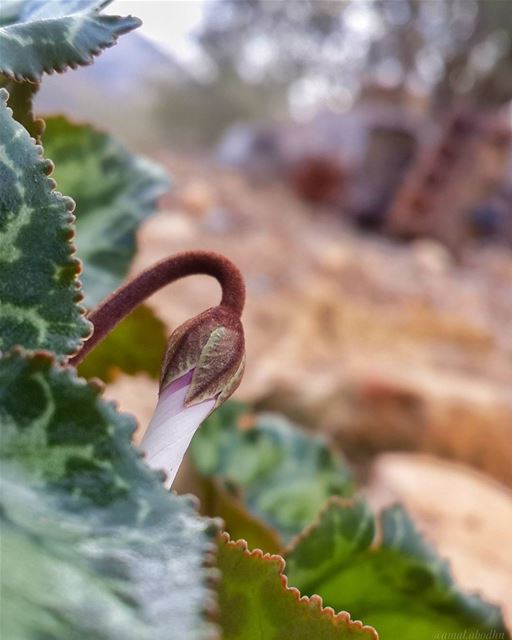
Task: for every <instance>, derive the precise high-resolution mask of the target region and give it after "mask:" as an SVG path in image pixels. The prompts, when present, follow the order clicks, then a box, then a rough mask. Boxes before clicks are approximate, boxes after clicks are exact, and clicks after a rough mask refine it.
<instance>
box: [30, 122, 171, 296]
mask: <svg viewBox="0 0 512 640" xmlns="http://www.w3.org/2000/svg"><path fill="white" fill-rule="evenodd" d="M43 139H44V145H45V151H46V154H47V156H48V157H49V158H51V160H52V161H53V162H54V163H55V167H56V169H55V177H56V180H57V183H58V185H59V188H60V189H62V190H63V192H64V193H66V194H67V195H69V196H71V197H72V198H73V199H74V200H75V202H76V229H77V240H76V242H77V246H78V255H79V257H80V258H81V260H82V261H83V263H84V273H83V275H82V282H83V286H84V292H85V304H86V306H88V307H90V308H91V307H93V306H95V305H96V304H97V303H98V302H100V300H102V299H103V298H104V297H105V296H106V295H107V294H109V293H111V292H112V291H113V290H114V289H116V288H117V286H118V285H119V284H120V283H121V281H122V280H123V279H124V277H125V276H126V274H127V272H128V269H129V267H130V264H131V261H132V258H133V256H134V254H135V250H136V239H135V234H136V231H137V229H138V227H139V225H140V223H141V222H142V221H143V220H144V219H145V218H147V217H148V216H149V215H150V214H152V213H153V212H154V210H155V207H156V202H157V200H158V198H159V197H160V196H161V195H162V194H163V193H165V191H167V189H168V186H169V180H168V178H167V176H166V174H165V173H164V172H163V171H162V170H161V169H160V168H159V167H157V166H156V165H154V164H153V163H151V162H149V161H148V160H146V159H144V158H139V157H137V156H134V155H132V154H130V153H129V152H128V151H126V149H124V147H122V145H120V144H119V143H118V142H116V141H115V140H114V139H113V138H112V137H110V136H109V135H107V134H104V133H101V132H99V131H96V130H95V129H93V128H92V127H90V126H87V125H76V124H72V123H70V122H68V121H67V120H66V119H65V118H62V117H56V118H49V119H47V121H46V129H45V133H44V138H43Z"/></svg>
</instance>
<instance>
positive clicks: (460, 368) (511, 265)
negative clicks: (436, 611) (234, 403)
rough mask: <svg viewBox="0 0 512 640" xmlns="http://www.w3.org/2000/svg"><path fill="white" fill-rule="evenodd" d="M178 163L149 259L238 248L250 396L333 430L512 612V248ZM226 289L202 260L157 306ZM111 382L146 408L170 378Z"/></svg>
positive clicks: (209, 299)
mask: <svg viewBox="0 0 512 640" xmlns="http://www.w3.org/2000/svg"><path fill="white" fill-rule="evenodd" d="M160 160H161V159H160ZM164 163H165V164H166V165H167V166H168V168H169V171H170V173H171V174H172V176H173V178H174V181H175V184H176V188H175V191H174V194H173V195H172V196H171V197H168V198H167V200H166V201H164V202H163V203H162V210H161V213H159V214H158V215H156V216H154V217H153V218H152V219H151V220H149V221H148V222H147V224H146V225H145V226H144V227H143V228H142V230H141V233H140V238H139V246H140V250H139V253H138V256H137V259H136V262H135V264H134V268H133V271H134V273H135V272H138V271H140V270H141V269H143V268H145V267H147V266H148V265H150V264H151V263H153V262H154V261H156V260H159V259H161V258H163V257H164V256H166V255H168V254H170V253H173V252H176V251H180V250H185V249H193V248H198V249H210V250H216V251H220V252H222V253H224V254H225V255H227V256H228V257H229V258H231V259H232V260H233V261H234V262H235V263H236V264H237V265H238V266H239V267H240V269H241V270H242V272H243V274H244V276H245V278H246V281H247V288H248V301H247V309H246V311H245V313H244V325H245V327H246V337H247V362H248V364H247V371H246V375H245V379H244V382H243V384H242V386H241V387H240V390H239V392H237V397H238V398H247V399H250V400H252V401H254V402H256V404H257V405H258V406H261V407H264V408H271V409H276V410H280V411H284V412H286V413H287V414H288V415H289V416H291V417H292V418H294V419H295V420H297V421H298V422H300V423H302V424H303V425H304V426H306V427H309V428H312V429H318V430H322V431H324V432H326V433H327V434H329V436H330V437H331V438H333V440H335V441H336V442H337V443H338V444H340V445H341V446H342V448H343V449H344V450H345V451H346V452H347V454H348V456H349V458H350V459H351V460H352V461H354V462H356V463H358V468H359V469H360V474H361V478H362V481H363V482H365V483H366V485H367V491H368V494H369V496H370V499H371V500H372V501H373V503H374V504H375V505H379V506H380V505H382V504H386V503H388V502H389V501H392V500H395V499H401V500H403V501H404V502H405V503H406V504H407V506H408V507H409V508H410V510H411V512H412V513H413V515H414V516H415V517H416V519H417V520H418V522H419V524H420V526H422V527H423V528H424V529H425V530H426V531H427V534H428V535H429V537H430V538H431V539H432V540H433V541H434V542H436V544H437V545H438V546H439V548H440V550H441V551H442V553H443V554H444V555H445V556H447V557H448V558H449V559H450V561H451V563H452V566H453V569H454V571H455V573H456V574H457V576H458V577H459V579H460V581H461V583H462V584H464V585H465V586H466V587H468V588H472V589H476V590H479V591H482V592H483V593H485V594H486V595H487V597H488V598H490V599H493V600H495V601H499V602H501V603H502V604H503V605H505V606H507V607H508V609H507V615H509V619H512V606H511V605H510V603H511V602H512V579H511V576H512V566H510V564H509V565H507V562H509V560H510V558H508V560H507V558H505V557H504V554H505V553H506V551H504V550H507V549H510V545H511V542H512V534H511V531H512V494H511V487H512V465H511V464H510V461H511V460H512V392H511V387H512V287H511V282H512V254H511V253H510V252H507V251H506V250H505V249H501V248H499V247H493V248H491V247H486V248H485V247H484V248H480V249H473V250H468V251H467V253H466V255H465V256H464V257H463V258H462V260H459V261H458V262H455V261H454V260H453V259H452V258H451V256H450V254H449V253H448V252H447V251H446V250H444V249H443V248H442V247H441V246H440V245H438V244H435V243H433V242H431V241H421V242H417V243H415V244H412V245H399V244H397V243H395V242H393V241H392V240H390V239H385V238H382V237H376V236H373V237H372V236H362V235H360V234H359V233H357V232H355V231H353V230H352V229H351V228H350V227H349V226H348V225H346V224H345V223H344V221H343V220H342V219H341V214H340V213H339V212H334V211H326V210H317V209H313V208H311V207H308V206H306V205H304V204H303V203H301V202H300V201H298V200H297V199H296V198H295V197H294V196H293V195H292V194H291V193H290V192H289V190H288V188H287V187H286V185H279V184H257V183H250V182H249V181H247V180H246V179H244V178H243V177H242V176H240V175H237V174H235V173H230V172H226V171H221V170H219V169H215V168H214V167H211V166H208V165H206V164H204V163H198V162H195V161H193V160H185V159H183V158H165V159H164ZM218 299H219V291H218V286H217V285H216V283H215V282H212V281H210V280H209V279H208V278H201V277H195V278H191V279H189V280H188V281H183V282H179V283H176V284H174V285H172V287H169V288H168V289H166V290H164V291H163V292H160V293H159V294H157V295H155V296H154V298H153V299H152V300H151V306H153V308H154V309H155V310H156V312H157V313H158V315H159V316H160V317H161V318H162V319H163V320H164V321H165V322H166V324H167V325H168V327H169V330H171V329H172V328H173V327H175V326H176V325H177V324H179V323H181V322H182V321H184V320H185V319H187V318H189V317H190V316H191V315H193V314H195V313H197V312H199V311H201V310H203V309H204V308H206V307H208V306H211V305H213V304H215V303H216V302H217V301H218ZM108 394H109V395H111V396H112V397H116V398H118V399H119V400H120V403H121V407H122V408H123V409H125V410H128V411H132V412H134V413H135V414H136V415H137V416H138V417H139V420H140V422H141V424H145V423H147V420H148V418H149V416H150V415H151V412H152V410H153V406H154V402H155V398H156V385H155V384H154V382H152V381H150V380H149V379H145V378H143V377H141V376H139V377H137V378H131V379H130V378H119V379H118V380H117V381H116V382H115V383H113V384H112V385H110V387H109V389H108ZM397 451H399V452H400V453H396V452H397ZM388 452H395V453H388ZM427 454H428V455H427ZM443 459H444V460H443ZM454 461H456V462H454ZM474 469H477V470H478V471H474ZM484 474H485V475H484ZM491 477H492V478H493V479H491ZM447 487H449V488H450V490H449V491H448V490H446V489H447ZM509 555H510V554H509Z"/></svg>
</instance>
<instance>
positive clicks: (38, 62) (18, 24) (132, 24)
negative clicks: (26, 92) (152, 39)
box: [0, 0, 141, 82]
mask: <svg viewBox="0 0 512 640" xmlns="http://www.w3.org/2000/svg"><path fill="white" fill-rule="evenodd" d="M108 4H110V1H109V0H107V1H105V0H71V1H70V2H55V0H32V1H30V0H29V1H27V2H13V1H12V0H11V1H9V0H2V14H3V17H2V21H1V26H0V72H2V73H4V74H5V75H7V76H9V77H10V78H12V79H13V80H29V81H30V82H37V81H39V80H41V77H42V75H43V73H52V72H53V71H59V72H60V71H64V70H65V69H66V68H67V67H73V68H75V67H77V66H79V65H87V64H90V63H91V62H92V61H93V57H94V56H95V55H98V53H100V52H101V50H102V49H105V48H106V47H111V46H112V45H113V44H115V43H116V40H117V38H118V37H119V36H120V35H122V34H123V33H128V32H129V31H132V29H135V28H136V27H138V26H140V24H141V21H140V20H139V19H138V18H132V17H131V16H128V17H126V18H121V17H119V16H104V15H100V11H101V10H102V9H103V8H104V7H105V6H107V5H108Z"/></svg>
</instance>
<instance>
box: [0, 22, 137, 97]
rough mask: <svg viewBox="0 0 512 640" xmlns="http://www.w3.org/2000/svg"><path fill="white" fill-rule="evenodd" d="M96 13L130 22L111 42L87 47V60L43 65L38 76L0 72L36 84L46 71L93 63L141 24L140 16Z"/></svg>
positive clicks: (73, 67)
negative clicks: (121, 37) (58, 64)
mask: <svg viewBox="0 0 512 640" xmlns="http://www.w3.org/2000/svg"><path fill="white" fill-rule="evenodd" d="M95 13H96V15H97V16H98V17H112V18H121V19H124V20H128V19H129V18H131V19H132V21H133V22H132V24H130V25H126V26H125V27H124V28H123V29H122V30H120V31H119V32H118V33H117V34H114V35H112V40H111V42H109V43H107V44H105V45H103V46H99V47H95V48H92V49H89V50H88V51H87V55H88V56H89V60H85V61H83V62H69V63H63V65H62V66H59V67H56V68H52V67H50V68H48V67H46V66H43V69H42V72H41V75H40V76H39V77H36V76H28V75H27V76H24V75H21V74H17V73H15V72H14V71H12V70H11V69H0V72H1V73H3V74H4V75H5V76H7V77H8V78H11V79H12V80H15V81H16V82H30V83H31V84H38V83H40V82H41V80H42V78H43V75H44V74H45V73H46V74H47V75H50V76H51V75H53V74H54V73H65V72H66V71H67V70H68V69H73V70H74V69H78V68H79V67H88V66H89V65H91V64H93V63H94V58H96V57H97V56H99V55H100V54H101V53H102V52H103V51H105V49H110V47H113V46H114V45H115V44H117V41H118V39H119V37H120V36H122V35H124V34H126V33H129V32H130V31H133V30H134V29H138V28H139V27H140V26H141V25H142V20H141V19H140V18H137V17H136V16H132V15H131V14H130V15H128V16H124V17H123V16H114V15H112V16H111V15H101V14H100V13H98V12H95ZM69 15H70V16H72V15H73V14H69ZM55 19H56V20H58V18H55Z"/></svg>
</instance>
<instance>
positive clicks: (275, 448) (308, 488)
mask: <svg viewBox="0 0 512 640" xmlns="http://www.w3.org/2000/svg"><path fill="white" fill-rule="evenodd" d="M190 451H191V455H192V460H193V462H194V465H195V466H196V468H197V470H198V471H199V473H200V474H201V475H203V476H207V477H210V476H215V477H216V478H217V479H219V480H221V481H222V483H223V485H224V488H225V490H226V491H228V492H231V493H232V494H234V495H235V496H238V497H239V498H240V499H241V501H242V502H243V504H244V505H245V506H246V507H247V509H248V510H249V512H250V513H252V514H253V515H255V516H257V517H258V518H261V519H262V520H263V521H264V522H265V523H266V524H268V525H270V526H271V527H274V528H275V529H277V531H278V532H279V534H280V536H281V537H282V539H283V540H284V541H287V540H289V539H290V538H291V537H292V536H293V535H295V534H297V533H299V532H300V531H301V530H302V529H303V528H304V527H305V526H306V525H307V524H308V523H309V522H311V521H312V520H313V518H314V517H315V516H316V515H317V513H318V511H319V510H320V508H321V506H322V505H323V504H324V502H325V501H326V500H327V498H328V497H329V496H333V495H336V496H349V495H351V494H352V492H353V489H354V485H353V483H352V480H351V476H350V473H349V471H348V468H347V465H346V463H345V461H344V460H343V458H342V457H341V456H340V455H337V454H335V453H334V452H333V451H331V449H330V448H329V446H328V444H327V442H326V441H325V440H324V438H322V437H319V436H314V435H312V434H308V433H306V432H304V431H302V430H301V429H299V428H297V427H295V426H294V425H292V424H291V423H290V422H288V421H287V420H286V419H285V418H283V417H281V416H277V415H273V414H261V415H256V416H251V415H250V414H249V413H248V412H247V409H246V407H245V406H244V405H241V404H238V403H233V402H228V403H227V404H225V405H224V406H223V407H221V408H220V409H218V410H217V411H216V412H215V413H214V414H213V415H212V416H211V417H210V418H208V420H207V421H206V422H205V423H204V424H203V425H202V426H201V429H200V430H199V431H198V432H197V434H196V436H195V437H194V439H193V440H192V444H191V448H190ZM230 533H231V532H230Z"/></svg>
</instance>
